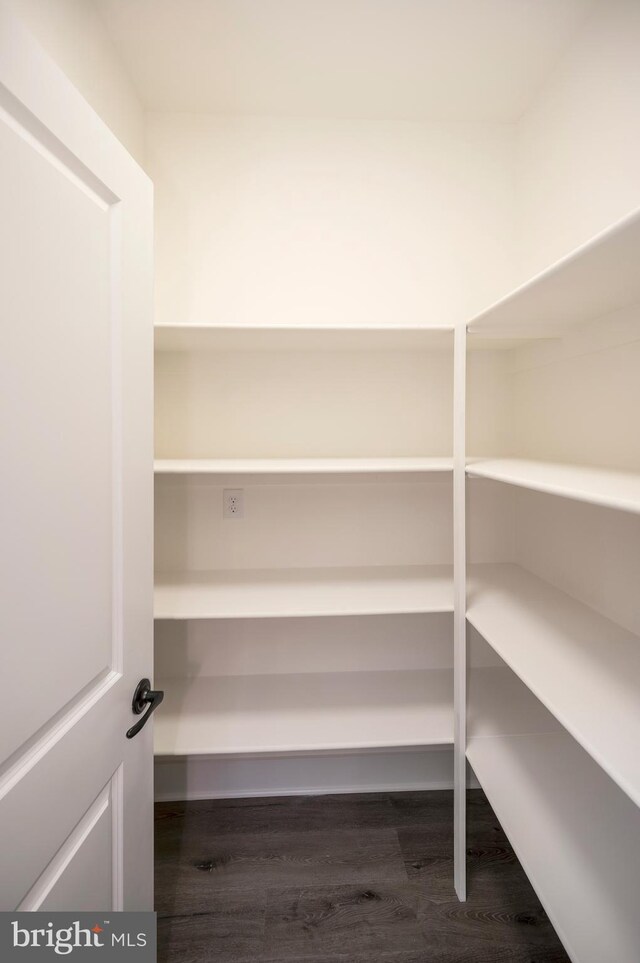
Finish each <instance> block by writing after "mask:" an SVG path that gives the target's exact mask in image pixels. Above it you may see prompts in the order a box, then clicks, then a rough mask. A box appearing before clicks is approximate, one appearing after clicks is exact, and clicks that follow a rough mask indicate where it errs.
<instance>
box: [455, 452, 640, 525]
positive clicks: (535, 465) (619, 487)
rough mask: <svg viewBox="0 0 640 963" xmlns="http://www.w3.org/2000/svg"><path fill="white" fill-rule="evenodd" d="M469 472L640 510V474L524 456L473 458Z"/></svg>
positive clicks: (620, 508)
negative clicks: (528, 458) (533, 459)
mask: <svg viewBox="0 0 640 963" xmlns="http://www.w3.org/2000/svg"><path fill="white" fill-rule="evenodd" d="M467 474H468V475H469V476H471V477H475V478H490V479H493V480H494V481H499V482H504V483H506V484H508V485H516V486H517V487H519V488H528V489H530V490H531V491H538V492H545V493H546V494H549V495H559V496H561V497H563V498H572V499H574V501H581V502H588V503H589V504H591V505H601V506H603V507H605V508H615V509H618V510H619V511H627V512H634V513H636V514H637V513H640V474H636V473H634V472H624V471H608V470H607V469H604V468H589V467H585V466H582V465H564V464H559V463H555V462H543V461H529V460H527V459H524V458H492V459H478V460H473V461H471V462H470V463H469V464H468V465H467Z"/></svg>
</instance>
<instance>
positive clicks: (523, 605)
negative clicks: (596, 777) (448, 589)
mask: <svg viewBox="0 0 640 963" xmlns="http://www.w3.org/2000/svg"><path fill="white" fill-rule="evenodd" d="M467 619H468V621H469V623H470V624H471V625H473V626H474V628H475V629H477V631H478V632H479V633H480V634H481V635H482V636H483V638H484V639H486V641H487V642H488V643H489V645H491V646H492V648H493V649H495V651H496V652H497V653H498V655H499V656H500V657H501V658H502V659H503V660H504V662H505V663H506V664H507V665H508V666H509V667H510V668H511V669H512V670H513V671H514V672H515V673H516V675H517V676H519V678H520V679H521V680H522V681H523V682H524V683H525V685H526V686H527V688H528V689H530V690H531V691H532V692H533V693H534V695H536V696H537V698H538V699H539V700H540V701H541V702H542V703H543V705H545V706H546V707H547V709H548V710H549V711H550V712H551V713H553V715H554V716H555V718H556V719H558V721H559V722H561V723H562V725H563V726H564V727H565V729H567V730H568V731H569V732H570V733H571V735H572V736H573V737H574V738H575V739H576V740H577V741H578V742H579V743H580V745H581V746H583V747H584V749H586V751H587V752H588V753H589V754H590V755H591V756H593V758H594V759H595V761H596V762H597V763H598V764H599V765H600V766H602V768H603V769H604V770H605V771H606V772H607V773H608V774H609V776H611V778H612V779H613V780H614V781H615V782H616V783H617V784H618V785H619V786H620V788H621V789H622V790H623V791H624V792H626V793H627V794H628V795H629V796H630V797H631V799H633V801H634V802H635V803H636V804H637V805H640V751H639V748H638V747H639V746H640V638H638V637H637V636H635V635H633V634H632V633H631V632H628V631H626V630H625V629H623V628H621V627H620V626H618V625H616V624H615V623H614V622H611V621H610V620H609V619H606V618H604V617H603V616H602V615H599V614H598V613H597V612H595V611H594V610H593V609H591V608H589V607H588V606H586V605H584V604H583V603H582V602H578V601H577V600H576V599H574V598H572V597H571V596H569V595H567V594H565V593H564V592H561V591H559V590H558V589H556V588H554V587H553V586H552V585H550V584H549V583H548V582H545V581H543V580H542V579H539V578H537V577H536V576H535V575H532V574H531V573H530V572H527V571H526V570H525V569H522V568H520V567H519V566H518V565H477V566H473V567H472V568H471V570H470V578H469V586H468V604H467Z"/></svg>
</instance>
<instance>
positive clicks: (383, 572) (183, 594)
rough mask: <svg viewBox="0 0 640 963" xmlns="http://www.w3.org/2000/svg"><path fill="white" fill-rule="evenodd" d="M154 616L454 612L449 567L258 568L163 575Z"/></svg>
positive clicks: (156, 592) (301, 615)
mask: <svg viewBox="0 0 640 963" xmlns="http://www.w3.org/2000/svg"><path fill="white" fill-rule="evenodd" d="M154 610H155V611H154V615H155V617H156V619H235V618H244V619H255V618H295V617H314V616H340V615H385V614H389V615H391V614H410V613H431V612H451V611H452V610H453V578H452V569H451V567H450V566H448V565H425V566H422V565H405V566H397V567H383V566H374V567H370V568H316V569H311V568H310V569H304V568H302V569H257V570H235V571H216V572H204V573H188V574H181V575H160V576H158V577H157V580H156V588H155V605H154Z"/></svg>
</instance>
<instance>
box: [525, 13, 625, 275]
mask: <svg viewBox="0 0 640 963" xmlns="http://www.w3.org/2000/svg"><path fill="white" fill-rule="evenodd" d="M639 103H640V3H639V2H638V0H606V2H601V3H598V4H596V6H595V8H594V13H593V14H592V16H591V18H590V19H589V20H588V21H587V23H586V24H585V26H584V27H583V28H582V30H581V32H580V33H579V35H578V36H577V38H576V40H575V41H574V43H573V44H572V45H571V47H570V48H569V50H568V52H567V54H566V55H565V57H564V58H563V60H562V61H561V63H560V64H559V65H558V68H557V69H556V71H554V73H553V74H552V75H551V76H550V77H549V79H548V81H547V83H546V85H545V86H544V88H543V90H542V91H541V92H540V94H539V95H538V97H536V99H535V101H534V103H533V104H532V106H531V107H530V108H529V109H528V110H527V111H526V112H525V114H524V115H523V117H522V118H521V120H520V123H519V124H518V136H517V155H516V156H517V184H518V201H519V218H518V219H519V224H518V237H519V249H520V265H519V275H520V277H521V279H523V280H524V279H525V278H526V277H529V276H531V275H532V274H534V273H536V272H537V271H539V270H540V269H542V268H544V267H545V266H546V265H547V264H549V263H551V262H552V261H554V260H556V259H557V258H559V257H561V256H562V255H563V254H565V253H567V252H568V251H570V250H571V249H572V248H574V247H576V246H577V245H579V244H581V243H583V242H584V241H586V240H588V239H589V237H591V236H592V235H593V234H595V233H597V232H598V231H601V230H602V229H604V228H606V227H607V226H608V225H609V224H611V223H613V222H614V221H616V220H618V219H619V218H620V217H623V216H624V215H625V214H627V213H628V212H629V211H630V210H632V209H633V208H635V207H637V206H640V176H639V171H640V110H639V109H638V104H639Z"/></svg>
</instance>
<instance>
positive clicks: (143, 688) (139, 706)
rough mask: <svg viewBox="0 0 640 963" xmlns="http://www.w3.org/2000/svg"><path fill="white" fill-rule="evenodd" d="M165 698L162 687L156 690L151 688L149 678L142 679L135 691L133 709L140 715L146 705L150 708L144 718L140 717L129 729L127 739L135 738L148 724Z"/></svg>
mask: <svg viewBox="0 0 640 963" xmlns="http://www.w3.org/2000/svg"><path fill="white" fill-rule="evenodd" d="M163 699H164V692H163V691H162V689H155V690H154V689H152V688H151V683H150V682H149V680H148V679H140V681H139V682H138V685H137V687H136V691H135V692H134V693H133V701H132V702H131V711H132V712H135V714H136V715H137V716H139V715H140V713H141V712H143V711H144V707H145V706H149V708H148V710H147V711H146V712H145V714H144V715H143V717H142V719H138V721H137V722H136V724H135V725H134V726H131V728H130V729H128V730H127V739H133V737H134V736H137V735H138V733H139V732H140V730H141V729H142V728H143V727H144V726H145V725H146V723H147V720H148V718H149V716H150V715H151V714H152V713H153V712H155V710H156V709H157V708H158V706H159V705H160V703H161V702H162V700H163Z"/></svg>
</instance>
